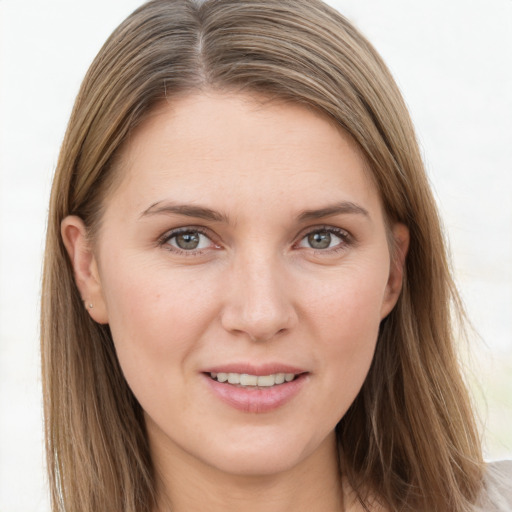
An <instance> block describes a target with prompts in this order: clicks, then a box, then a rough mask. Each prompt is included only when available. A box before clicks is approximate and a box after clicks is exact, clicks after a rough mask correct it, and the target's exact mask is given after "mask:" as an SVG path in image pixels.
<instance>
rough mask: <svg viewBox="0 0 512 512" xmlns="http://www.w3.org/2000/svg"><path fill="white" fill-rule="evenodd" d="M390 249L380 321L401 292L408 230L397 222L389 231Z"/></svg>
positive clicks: (407, 245) (387, 313) (407, 247)
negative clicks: (387, 275) (389, 261)
mask: <svg viewBox="0 0 512 512" xmlns="http://www.w3.org/2000/svg"><path fill="white" fill-rule="evenodd" d="M391 237H392V244H393V246H392V249H391V265H390V269H389V278H388V282H387V284H386V292H385V295H384V301H383V302H382V309H381V319H384V318H385V317H386V316H388V315H389V313H391V311H392V309H393V308H394V307H395V304H396V303H397V301H398V297H399V296H400V292H401V291H402V283H403V278H404V268H405V258H406V256H407V251H408V250H409V238H410V237H409V228H408V227H407V226H406V225H405V224H401V223H400V222H397V223H396V224H394V225H393V228H392V230H391Z"/></svg>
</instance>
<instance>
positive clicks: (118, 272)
mask: <svg viewBox="0 0 512 512" xmlns="http://www.w3.org/2000/svg"><path fill="white" fill-rule="evenodd" d="M104 274H105V277H106V279H105V280H104V289H105V300H106V304H107V311H108V319H109V325H110V329H111V332H112V337H113V340H114V344H115V347H116V352H117V355H118V358H119V361H120V364H121V367H122V368H123V372H124V373H125V375H126V378H127V380H128V381H129V383H130V385H131V384H132V383H131V380H136V381H139V380H140V381H141V382H142V381H143V380H144V379H148V382H147V384H148V385H150V386H151V382H153V383H156V382H157V381H158V379H161V378H163V377H164V378H165V379H169V378H170V377H169V375H170V372H169V367H168V366H169V363H172V364H173V365H174V367H173V369H172V370H173V375H178V374H180V373H181V369H182V368H181V366H182V365H181V363H182V362H183V361H184V360H185V359H186V358H187V356H188V355H190V353H191V352H193V351H195V350H197V349H198V348H199V346H200V340H201V339H202V337H203V333H204V331H205V330H206V329H208V326H209V325H210V324H211V322H213V319H214V318H215V314H216V312H215V301H214V300H212V295H213V294H214V293H215V290H214V288H213V287H205V286H204V284H203V282H202V281H201V279H199V276H194V275H190V273H189V274H187V273H184V272H180V271H171V270H169V268H165V266H162V265H149V264H147V265H145V264H144V262H142V261H140V260H136V261H134V260H130V259H129V258H126V259H125V260H119V259H118V260H116V264H115V268H114V267H111V268H110V269H109V268H107V267H106V266H105V272H104ZM191 304H193V307H191Z"/></svg>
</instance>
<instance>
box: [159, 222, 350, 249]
mask: <svg viewBox="0 0 512 512" xmlns="http://www.w3.org/2000/svg"><path fill="white" fill-rule="evenodd" d="M322 232H323V233H330V234H333V235H335V236H336V237H338V238H339V239H340V240H341V242H340V243H339V244H337V245H336V246H334V247H327V248H325V249H315V248H313V247H309V248H308V247H301V246H300V245H299V244H300V243H301V242H302V241H303V240H304V239H305V238H306V237H308V236H310V235H312V234H314V233H322ZM187 233H190V234H195V233H197V234H199V235H203V236H205V237H206V238H208V240H210V242H211V244H212V245H215V242H214V241H213V240H212V237H211V234H210V233H209V232H208V231H207V230H205V229H204V228H201V227H199V226H197V227H196V226H186V227H183V228H178V229H173V230H172V231H168V232H167V233H165V234H164V235H163V236H161V237H160V238H159V240H158V245H159V246H160V247H164V248H165V249H166V250H168V251H169V252H173V253H176V254H179V255H182V256H186V257H191V256H200V255H202V254H203V253H204V251H206V250H208V249H210V247H207V248H203V249H191V250H185V249H180V248H179V247H176V246H171V245H170V244H169V242H170V240H172V239H173V238H175V237H177V236H179V235H182V234H187ZM353 243H354V240H353V237H352V235H350V233H348V232H347V231H345V230H344V229H341V228H336V227H334V226H312V227H311V228H308V230H307V231H305V232H302V233H301V234H300V235H299V240H298V242H296V243H295V244H294V247H296V248H298V249H310V250H313V251H314V253H315V254H318V255H327V254H336V253H338V252H340V251H344V250H346V249H347V247H348V246H350V245H352V244H353ZM217 247H218V246H217Z"/></svg>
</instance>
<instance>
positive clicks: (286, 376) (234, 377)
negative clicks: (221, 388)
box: [210, 372, 297, 388]
mask: <svg viewBox="0 0 512 512" xmlns="http://www.w3.org/2000/svg"><path fill="white" fill-rule="evenodd" d="M210 377H211V378H212V379H213V380H216V381H217V382H222V383H226V382H227V383H228V384H232V385H234V386H239V387H244V388H245V387H247V388H259V387H265V388H269V387H272V386H276V385H280V384H284V383H285V382H291V381H292V380H294V379H295V377H297V375H296V374H295V373H272V374H270V375H250V374H248V373H224V372H219V373H217V372H211V373H210Z"/></svg>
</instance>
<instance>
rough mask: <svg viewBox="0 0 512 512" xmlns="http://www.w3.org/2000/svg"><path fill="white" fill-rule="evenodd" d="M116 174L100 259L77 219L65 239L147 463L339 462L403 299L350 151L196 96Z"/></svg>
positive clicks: (315, 129)
mask: <svg viewBox="0 0 512 512" xmlns="http://www.w3.org/2000/svg"><path fill="white" fill-rule="evenodd" d="M119 167H120V168H119V173H120V175H121V178H120V180H119V184H118V185H117V186H116V187H115V188H114V189H113V192H112V194H111V195H110V196H109V197H108V199H107V202H106V210H105V213H104V218H103V222H102V225H101V228H100V231H99V233H98V238H97V243H96V244H95V247H94V251H93V252H91V251H89V249H88V247H87V245H86V241H85V238H84V237H83V226H81V224H80V222H79V221H78V220H77V218H68V219H66V220H65V221H64V223H63V234H64V239H65V240H66V243H67V246H68V248H69V250H70V254H72V258H73V261H74V263H75V270H76V273H77V281H78V284H79V287H80V289H81V292H82V296H83V297H84V299H85V300H86V301H87V303H91V304H92V306H93V307H92V309H90V313H91V315H92V316H93V318H94V319H95V320H96V321H99V322H102V323H107V322H108V324H109V325H110V329H111V332H112V336H113V340H114V343H115V347H116V350H117V355H118V357H119V361H120V364H121V367H122V369H123V372H124V375H125V377H126V380H127V382H128V384H129V385H130V387H131V389H132V390H133V393H134V394H135V396H136V397H137V399H138V400H139V402H140V404H141V406H142V408H143V409H144V411H145V417H146V421H147V427H148V434H149V438H150V441H151V445H152V449H153V451H154V452H155V453H157V454H158V453H160V454H162V453H168V454H173V456H176V454H178V455H180V454H181V456H183V457H184V458H188V459H189V460H193V461H194V463H199V464H207V465H208V466H210V467H214V468H217V469H220V470H222V471H225V472H229V473H237V474H259V475H262V474H269V473H275V472H279V471H284V470H287V469H290V468H292V467H296V466H297V465H300V464H301V463H302V462H304V461H305V460H306V459H308V458H310V457H311V456H314V455H315V454H319V453H324V452H325V453H327V452H329V453H332V451H333V450H332V448H333V446H334V444H333V443H334V428H335V425H336V424H337V423H338V421H339V420H340V418H342V416H343V415H344V414H345V412H346V411H347V409H348V407H349V406H350V404H351V403H352V402H353V400H354V398H355V397H356V395H357V393H358V391H359V390H360V388H361V386H362V384H363V381H364V379H365V377H366V374H367V372H368V369H369V366H370V363H371V361H372V357H373V354H374V349H375V343H376V340H377V333H378V330H379V324H380V321H381V320H382V319H383V318H384V317H385V316H386V315H387V314H388V313H389V312H390V310H391V309H392V308H393V306H394V304H395V302H396V299H397V296H398V294H399V291H400V286H401V264H400V263H397V264H392V262H391V259H390V249H389V246H388V233H387V231H386V225H385V220H384V215H383V210H382V205H381V202H380V199H379V194H378V192H377V189H376V187H375V185H374V184H373V182H372V180H371V179H370V178H369V173H368V171H367V170H365V162H364V160H363V158H362V157H361V155H360V153H359V152H358V151H357V150H356V149H355V146H354V144H353V143H352V142H351V140H350V139H349V138H348V137H347V136H346V135H344V134H343V133H342V132H341V131H340V130H339V129H337V128H336V127H334V125H333V124H332V123H330V122H329V121H328V120H327V119H326V118H324V117H322V116H321V115H319V114H317V113H315V112H313V111H311V110H308V109H306V108H305V107H301V106H297V105H292V104H289V103H288V104H285V103H280V104H276V103H266V104H265V103H263V102H257V101H255V100H254V98H251V97H250V96H245V95H227V94H226V95H222V94H217V93H211V94H195V95H190V96H186V97H183V98H181V99H178V100H175V101H173V102H172V103H171V104H170V105H167V104H166V105H165V106H161V107H160V108H158V109H157V110H156V111H155V112H154V113H153V115H152V116H151V117H150V118H149V119H148V120H147V121H146V122H145V123H144V124H143V125H141V126H140V127H139V128H138V129H137V130H136V132H135V133H134V134H133V137H132V138H131V140H130V141H129V143H128V144H127V146H126V147H125V149H124V151H123V153H122V155H121V159H120V162H119ZM391 234H392V235H393V236H394V237H395V239H396V241H397V242H398V245H399V247H401V249H402V253H405V251H406V248H407V230H406V228H405V227H404V226H402V225H395V226H392V227H391ZM399 259H400V258H399ZM226 379H228V380H227V381H226ZM290 379H293V380H290ZM283 381H284V382H283ZM326 447H328V449H326Z"/></svg>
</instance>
